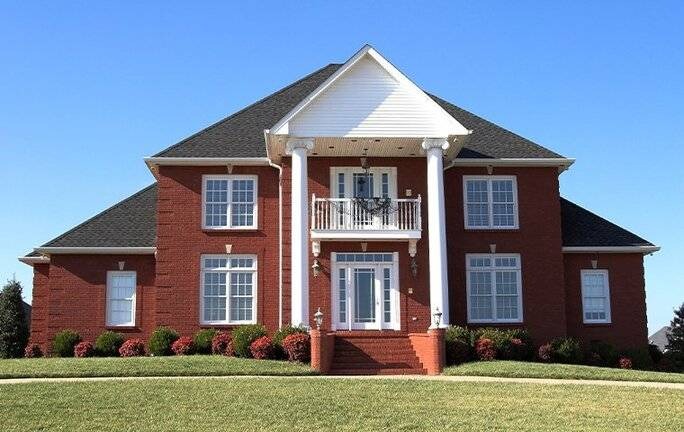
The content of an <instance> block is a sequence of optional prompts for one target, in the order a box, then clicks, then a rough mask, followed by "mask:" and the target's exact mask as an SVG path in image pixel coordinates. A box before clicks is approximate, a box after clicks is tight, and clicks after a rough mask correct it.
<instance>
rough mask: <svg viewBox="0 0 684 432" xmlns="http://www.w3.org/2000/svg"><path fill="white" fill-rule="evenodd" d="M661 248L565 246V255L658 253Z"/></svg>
mask: <svg viewBox="0 0 684 432" xmlns="http://www.w3.org/2000/svg"><path fill="white" fill-rule="evenodd" d="M659 250H660V246H564V247H563V249H562V251H563V253H642V254H650V253H653V252H658V251H659Z"/></svg>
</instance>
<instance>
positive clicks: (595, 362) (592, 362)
mask: <svg viewBox="0 0 684 432" xmlns="http://www.w3.org/2000/svg"><path fill="white" fill-rule="evenodd" d="M587 364H588V365H589V366H603V360H601V356H600V355H599V354H598V353H595V352H589V354H587Z"/></svg>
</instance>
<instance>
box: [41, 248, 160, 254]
mask: <svg viewBox="0 0 684 432" xmlns="http://www.w3.org/2000/svg"><path fill="white" fill-rule="evenodd" d="M33 250H34V251H36V252H38V253H41V254H46V255H64V254H69V255H76V254H78V255H153V254H154V253H155V252H156V251H157V248H156V247H37V248H34V249H33Z"/></svg>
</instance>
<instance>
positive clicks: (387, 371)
mask: <svg viewBox="0 0 684 432" xmlns="http://www.w3.org/2000/svg"><path fill="white" fill-rule="evenodd" d="M426 373H427V371H426V370H425V369H418V368H372V369H370V368H368V369H356V368H355V369H332V370H331V371H330V375H425V374H426Z"/></svg>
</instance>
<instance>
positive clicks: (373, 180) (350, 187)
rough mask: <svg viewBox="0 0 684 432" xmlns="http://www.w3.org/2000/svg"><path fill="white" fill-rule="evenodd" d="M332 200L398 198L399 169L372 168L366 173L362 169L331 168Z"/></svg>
mask: <svg viewBox="0 0 684 432" xmlns="http://www.w3.org/2000/svg"><path fill="white" fill-rule="evenodd" d="M330 194H331V197H332V198H377V197H382V198H396V197H397V169H396V168H395V167H372V168H370V169H369V170H368V172H366V171H365V170H364V169H363V168H361V167H332V168H330Z"/></svg>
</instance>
